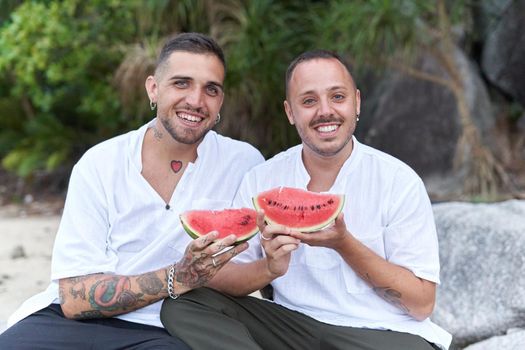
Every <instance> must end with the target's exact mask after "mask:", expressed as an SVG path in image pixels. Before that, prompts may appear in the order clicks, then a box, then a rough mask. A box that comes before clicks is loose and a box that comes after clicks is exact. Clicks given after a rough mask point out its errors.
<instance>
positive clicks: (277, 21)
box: [215, 0, 310, 156]
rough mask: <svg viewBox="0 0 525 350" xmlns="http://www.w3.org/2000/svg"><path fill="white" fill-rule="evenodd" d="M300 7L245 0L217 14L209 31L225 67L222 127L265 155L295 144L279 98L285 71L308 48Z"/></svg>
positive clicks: (298, 4)
mask: <svg viewBox="0 0 525 350" xmlns="http://www.w3.org/2000/svg"><path fill="white" fill-rule="evenodd" d="M301 6H303V7H304V1H288V2H282V1H272V0H256V1H248V2H244V3H243V4H238V7H237V8H233V9H232V8H231V7H230V8H229V9H228V11H229V12H227V13H222V18H223V21H222V23H220V25H217V27H215V30H216V31H217V33H218V34H217V35H218V38H219V41H220V42H221V44H222V45H223V47H224V49H225V51H226V54H227V60H228V65H229V68H228V76H227V87H228V89H229V90H228V96H227V100H226V102H225V105H226V106H225V110H226V111H227V113H226V118H228V119H229V120H225V121H224V127H226V128H227V130H229V131H230V132H232V134H233V135H234V136H236V137H239V138H242V139H245V140H248V141H250V142H252V143H254V144H255V145H256V146H257V147H258V148H259V149H260V150H261V151H262V152H263V153H264V154H265V155H266V156H270V155H273V154H275V153H277V152H279V151H281V150H283V149H284V148H286V147H288V146H290V145H291V144H295V143H297V142H299V139H298V137H297V134H296V132H295V129H294V128H293V127H291V126H290V125H289V124H288V121H287V119H286V116H285V114H284V111H283V100H284V95H285V94H284V75H285V71H286V67H287V65H288V63H289V62H290V61H291V60H292V58H293V57H294V56H295V55H296V54H297V53H299V52H301V51H303V50H305V49H306V48H307V47H308V46H309V44H308V35H305V34H307V32H308V28H309V26H310V24H309V23H307V17H306V16H304V11H301V10H300V8H301ZM224 12H226V11H224ZM255 130H257V132H254V131H255Z"/></svg>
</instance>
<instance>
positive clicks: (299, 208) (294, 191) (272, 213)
mask: <svg viewBox="0 0 525 350" xmlns="http://www.w3.org/2000/svg"><path fill="white" fill-rule="evenodd" d="M344 202H345V197H344V195H339V194H330V193H317V192H310V191H306V190H302V189H299V188H291V187H277V188H274V189H271V190H269V191H265V192H261V193H259V194H258V195H257V196H256V197H255V198H253V203H254V206H255V208H256V209H257V210H260V209H263V210H264V215H265V220H266V222H268V223H272V224H280V225H284V226H287V227H290V228H292V229H295V230H298V231H302V232H313V231H318V230H320V229H322V228H323V227H325V226H327V225H328V224H330V223H332V222H333V221H334V220H335V218H336V217H337V215H339V213H340V212H341V210H342V209H343V206H344Z"/></svg>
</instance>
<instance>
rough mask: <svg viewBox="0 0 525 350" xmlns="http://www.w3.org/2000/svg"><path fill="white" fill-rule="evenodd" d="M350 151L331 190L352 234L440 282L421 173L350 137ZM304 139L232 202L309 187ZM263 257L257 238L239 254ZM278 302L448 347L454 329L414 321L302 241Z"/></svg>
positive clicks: (339, 261) (338, 260) (247, 181)
mask: <svg viewBox="0 0 525 350" xmlns="http://www.w3.org/2000/svg"><path fill="white" fill-rule="evenodd" d="M353 144H354V148H353V151H352V154H351V156H350V157H349V158H348V159H347V160H346V162H345V163H344V165H343V167H342V168H341V170H340V171H339V174H338V176H337V178H336V180H335V182H334V184H333V186H332V188H331V189H330V190H329V192H330V193H334V194H344V195H345V205H344V208H343V213H344V220H345V223H346V226H347V229H348V230H349V232H351V233H352V235H354V236H355V237H356V238H357V239H359V240H360V241H361V242H362V243H364V244H365V245H366V246H367V247H368V248H370V249H372V250H373V251H374V252H375V253H376V254H378V255H379V256H381V257H382V258H384V259H386V260H387V261H389V262H391V263H393V264H397V265H400V266H403V267H405V268H407V269H409V270H410V271H412V272H413V273H414V274H415V275H416V276H418V277H420V278H424V279H426V280H429V281H432V282H436V283H439V255H438V242H437V234H436V229H435V224H434V218H433V213H432V208H431V204H430V201H429V198H428V195H427V193H426V190H425V187H424V184H423V182H422V181H421V179H420V178H419V176H418V175H417V174H416V173H415V172H414V171H413V170H412V169H411V168H410V167H408V166H407V165H406V164H404V163H403V162H401V161H400V160H398V159H396V158H394V157H392V156H389V155H387V154H386V153H383V152H380V151H378V150H375V149H373V148H371V147H368V146H366V145H364V144H361V143H359V142H358V141H357V140H356V138H355V137H354V138H353ZM302 149H303V147H302V145H298V146H295V147H292V148H290V149H289V150H287V151H285V152H282V153H280V154H278V155H276V156H275V157H273V158H272V159H270V160H268V161H267V162H265V163H264V164H261V165H258V166H256V167H254V168H253V169H252V170H250V171H249V172H248V173H247V174H246V176H245V177H244V179H243V182H242V183H241V186H240V188H239V192H238V193H237V196H236V198H235V200H234V206H237V207H239V206H247V205H250V203H251V202H252V197H254V196H255V195H256V194H257V193H259V192H262V191H266V190H269V189H272V188H274V187H279V186H285V187H297V188H302V189H306V188H307V185H308V183H309V182H310V176H309V174H308V172H307V171H306V168H305V166H304V164H303V161H302V156H301V154H302ZM263 255H264V252H263V249H262V247H261V245H260V240H257V239H252V240H250V247H249V249H248V250H247V251H245V252H243V253H241V254H240V255H239V256H237V258H236V259H235V261H236V262H241V263H242V262H249V261H253V260H257V259H260V258H262V257H263ZM272 286H273V288H274V301H275V302H276V303H278V304H280V305H283V306H285V307H287V308H289V309H292V310H296V311H299V312H302V313H304V314H306V315H308V316H310V317H312V318H314V319H316V320H318V321H321V322H324V323H328V324H333V325H339V326H351V327H361V328H373V329H389V330H394V331H399V332H407V333H412V334H417V335H420V336H421V337H423V338H425V339H426V340H428V341H429V342H432V343H435V344H438V345H440V346H441V347H442V348H448V346H449V344H450V341H451V335H450V334H449V333H447V332H446V331H444V330H443V329H441V328H440V327H438V326H437V325H435V324H434V323H432V322H431V321H430V320H429V319H426V320H424V321H422V322H420V321H417V320H416V319H414V318H412V317H411V316H409V315H408V314H406V313H405V312H404V311H402V310H401V309H399V308H397V307H396V306H394V305H392V304H390V303H388V302H386V301H385V300H383V299H382V298H381V297H379V296H378V295H377V294H376V293H375V292H374V291H373V290H372V288H371V287H370V286H369V285H368V284H367V283H366V282H365V281H364V280H363V279H361V277H359V276H358V275H357V274H356V273H355V272H354V271H353V270H352V268H351V267H350V266H349V265H348V264H347V263H346V262H345V261H344V260H343V258H342V257H341V256H340V255H339V254H338V253H337V252H336V251H334V250H332V249H329V248H324V247H310V246H308V245H306V244H301V245H300V246H299V248H298V249H297V250H296V251H293V252H292V257H291V261H290V265H289V269H288V272H287V273H286V274H285V275H284V276H281V277H279V278H277V279H275V280H274V281H273V282H272Z"/></svg>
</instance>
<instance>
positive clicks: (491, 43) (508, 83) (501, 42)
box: [481, 0, 525, 106]
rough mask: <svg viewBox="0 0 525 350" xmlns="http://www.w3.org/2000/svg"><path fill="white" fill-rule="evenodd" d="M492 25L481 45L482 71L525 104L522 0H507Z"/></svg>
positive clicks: (524, 25)
mask: <svg viewBox="0 0 525 350" xmlns="http://www.w3.org/2000/svg"><path fill="white" fill-rule="evenodd" d="M492 28H493V30H492V31H491V33H490V34H489V35H488V37H487V40H486V42H485V45H484V48H483V53H482V61H481V66H482V69H483V72H484V73H485V75H486V76H487V78H488V79H489V80H490V82H491V83H493V84H494V85H496V86H497V87H498V88H500V89H501V90H503V91H504V92H505V93H507V94H508V95H510V96H512V97H513V98H514V99H515V100H517V101H518V102H519V103H520V104H521V105H522V106H525V64H524V62H525V36H524V35H523V33H524V32H525V0H516V1H512V2H510V3H509V4H508V5H507V6H506V8H505V11H504V12H503V13H502V14H501V17H499V19H498V21H497V22H495V25H494V26H492Z"/></svg>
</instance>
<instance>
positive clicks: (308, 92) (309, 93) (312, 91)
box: [299, 85, 348, 97]
mask: <svg viewBox="0 0 525 350" xmlns="http://www.w3.org/2000/svg"><path fill="white" fill-rule="evenodd" d="M335 90H348V88H347V87H345V86H344V85H336V86H332V87H330V88H329V89H328V91H335ZM311 94H315V91H314V90H308V91H305V92H303V93H301V94H299V96H300V97H301V96H305V95H311Z"/></svg>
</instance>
